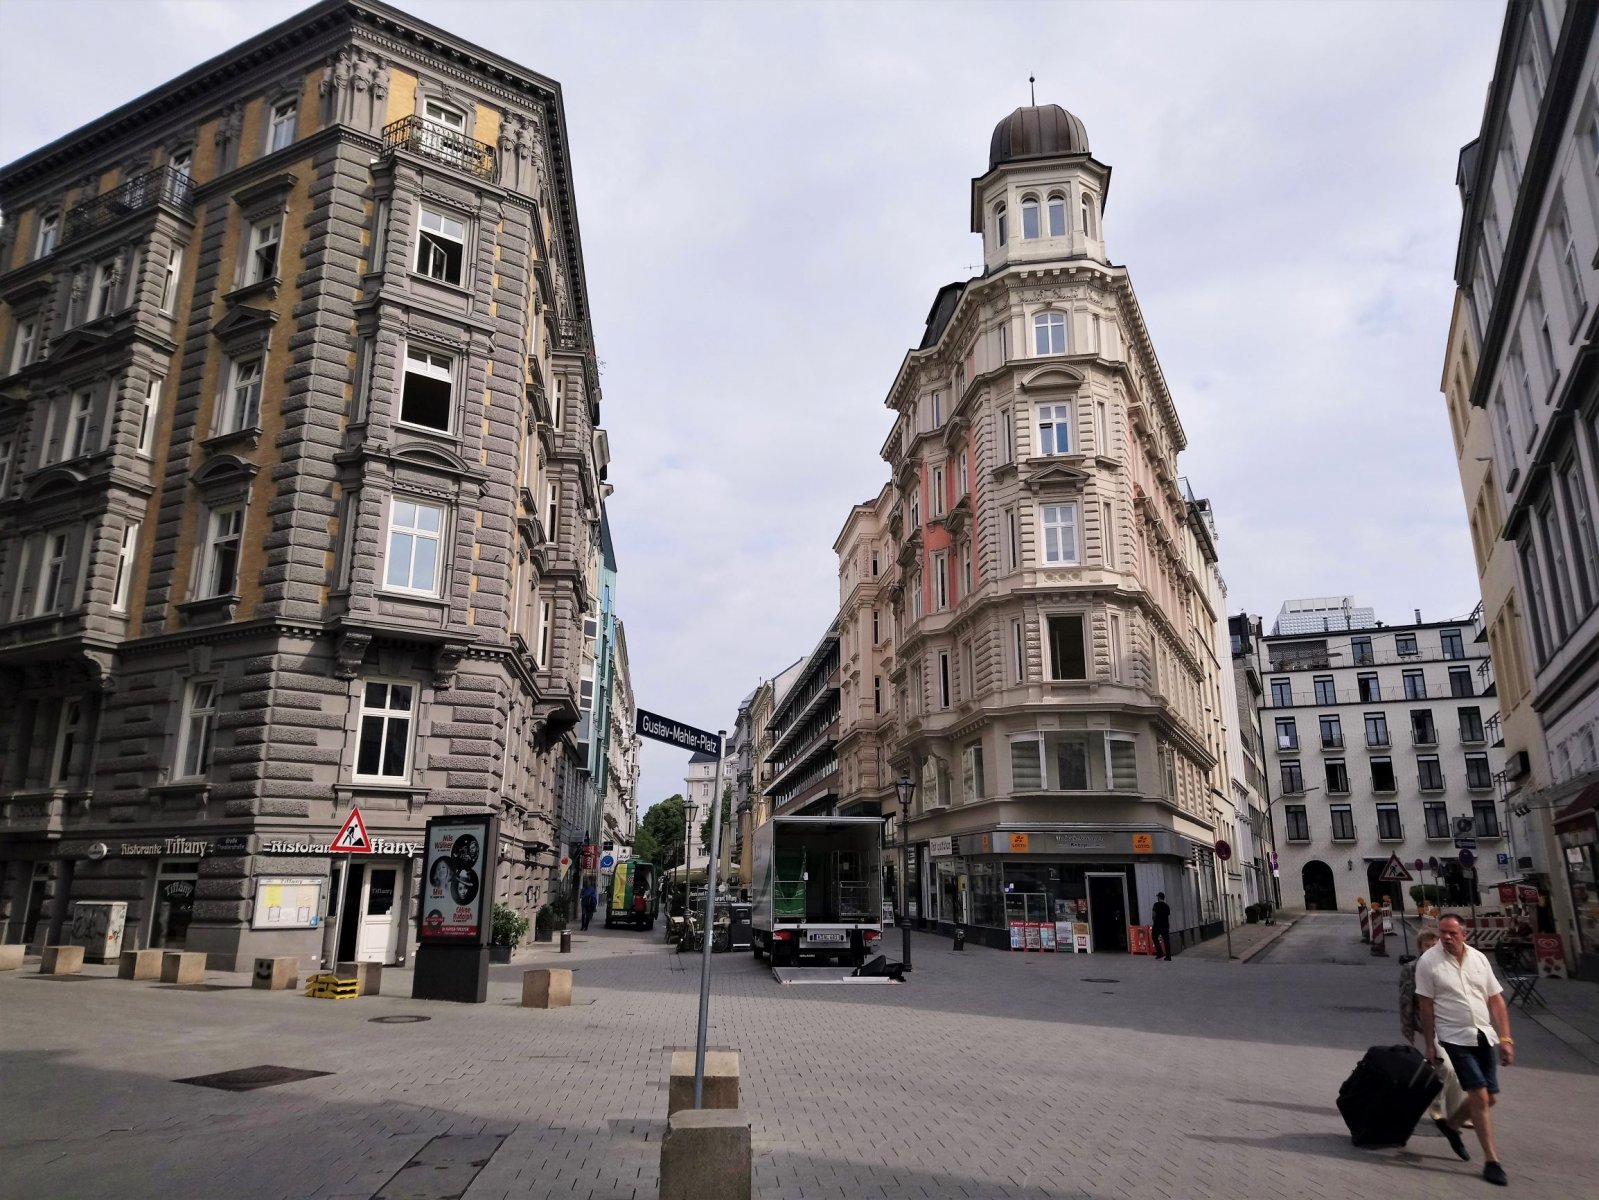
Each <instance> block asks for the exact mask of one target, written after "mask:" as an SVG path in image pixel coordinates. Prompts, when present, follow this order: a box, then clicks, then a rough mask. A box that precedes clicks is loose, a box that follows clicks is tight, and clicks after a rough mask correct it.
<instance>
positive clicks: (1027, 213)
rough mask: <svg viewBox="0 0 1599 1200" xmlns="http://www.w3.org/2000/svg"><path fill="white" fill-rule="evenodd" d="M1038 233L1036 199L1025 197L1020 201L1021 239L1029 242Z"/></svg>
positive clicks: (1035, 197)
mask: <svg viewBox="0 0 1599 1200" xmlns="http://www.w3.org/2000/svg"><path fill="white" fill-rule="evenodd" d="M1038 233H1039V225H1038V197H1037V196H1026V197H1024V198H1023V199H1022V238H1023V240H1025V241H1029V242H1030V241H1033V240H1034V239H1036V238H1037V237H1038Z"/></svg>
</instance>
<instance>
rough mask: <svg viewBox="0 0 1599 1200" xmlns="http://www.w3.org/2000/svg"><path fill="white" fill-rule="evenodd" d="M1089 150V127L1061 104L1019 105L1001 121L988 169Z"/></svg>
mask: <svg viewBox="0 0 1599 1200" xmlns="http://www.w3.org/2000/svg"><path fill="white" fill-rule="evenodd" d="M1087 153H1088V130H1087V129H1086V128H1084V126H1083V123H1082V122H1081V121H1080V120H1078V119H1077V118H1076V117H1074V116H1073V115H1072V114H1071V113H1069V112H1067V111H1066V110H1065V109H1064V108H1062V107H1061V106H1060V105H1058V104H1041V105H1039V106H1038V107H1036V108H1018V109H1017V110H1016V111H1015V112H1013V113H1011V115H1010V116H1008V117H1006V118H1005V119H1004V120H1003V121H1001V122H1000V123H999V124H998V125H996V126H994V136H993V138H992V139H990V141H989V143H988V169H989V170H990V171H992V170H993V169H994V168H995V167H997V166H999V165H1000V164H1002V163H1008V162H1021V161H1024V160H1026V159H1033V158H1062V157H1064V156H1066V155H1070V154H1087Z"/></svg>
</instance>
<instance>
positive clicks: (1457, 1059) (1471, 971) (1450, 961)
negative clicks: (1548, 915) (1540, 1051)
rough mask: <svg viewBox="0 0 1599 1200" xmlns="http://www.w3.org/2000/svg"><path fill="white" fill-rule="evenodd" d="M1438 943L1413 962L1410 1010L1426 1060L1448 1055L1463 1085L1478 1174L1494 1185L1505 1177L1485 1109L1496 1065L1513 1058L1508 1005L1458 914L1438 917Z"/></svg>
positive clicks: (1495, 1082)
mask: <svg viewBox="0 0 1599 1200" xmlns="http://www.w3.org/2000/svg"><path fill="white" fill-rule="evenodd" d="M1438 940H1439V943H1440V944H1439V945H1437V946H1434V947H1433V948H1432V949H1431V950H1429V951H1427V953H1426V954H1423V955H1422V956H1421V958H1420V959H1419V960H1418V961H1417V963H1416V1015H1417V1017H1418V1018H1419V1020H1418V1024H1419V1025H1420V1026H1421V1034H1422V1037H1424V1038H1425V1039H1426V1041H1427V1049H1426V1054H1427V1058H1428V1060H1429V1061H1431V1062H1433V1063H1435V1064H1436V1063H1438V1062H1439V1061H1440V1055H1439V1050H1440V1048H1441V1049H1442V1051H1443V1053H1444V1054H1446V1055H1448V1056H1449V1062H1450V1065H1451V1066H1453V1067H1454V1069H1455V1074H1456V1075H1458V1076H1460V1086H1461V1087H1463V1088H1464V1089H1465V1091H1466V1098H1467V1102H1468V1104H1469V1106H1470V1111H1471V1120H1472V1124H1473V1125H1475V1126H1476V1130H1477V1140H1478V1141H1479V1142H1481V1143H1482V1153H1483V1156H1484V1158H1486V1159H1487V1163H1486V1165H1484V1167H1483V1169H1482V1177H1483V1178H1484V1179H1486V1180H1487V1181H1488V1182H1489V1183H1494V1184H1498V1185H1499V1186H1500V1187H1503V1186H1505V1185H1506V1184H1507V1183H1509V1182H1510V1180H1509V1178H1508V1177H1507V1176H1506V1175H1505V1169H1504V1167H1502V1166H1500V1165H1499V1151H1498V1149H1497V1148H1496V1147H1495V1146H1494V1128H1493V1118H1492V1116H1491V1115H1490V1113H1489V1109H1490V1108H1491V1107H1492V1106H1493V1105H1494V1104H1495V1103H1496V1100H1495V1097H1496V1096H1498V1094H1499V1066H1500V1065H1501V1064H1502V1065H1504V1066H1507V1067H1508V1066H1512V1065H1514V1064H1515V1061H1516V1040H1515V1039H1514V1038H1513V1037H1511V1036H1510V1009H1509V1007H1508V1006H1507V1005H1506V1004H1505V997H1504V989H1503V988H1502V987H1500V985H1499V980H1498V978H1497V977H1496V976H1495V975H1494V969H1493V966H1492V964H1490V963H1489V962H1488V957H1487V955H1485V954H1483V953H1482V951H1480V950H1476V949H1474V948H1472V947H1471V946H1468V945H1466V930H1465V927H1464V926H1463V925H1461V923H1460V918H1458V917H1445V918H1444V919H1443V920H1441V921H1439V922H1438Z"/></svg>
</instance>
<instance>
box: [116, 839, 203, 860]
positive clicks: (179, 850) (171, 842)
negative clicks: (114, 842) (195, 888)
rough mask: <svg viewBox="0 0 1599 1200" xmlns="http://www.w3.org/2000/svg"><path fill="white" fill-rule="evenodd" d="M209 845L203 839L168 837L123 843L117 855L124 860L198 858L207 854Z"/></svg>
mask: <svg viewBox="0 0 1599 1200" xmlns="http://www.w3.org/2000/svg"><path fill="white" fill-rule="evenodd" d="M210 849H211V843H210V842H208V841H206V840H205V839H203V838H185V837H169V838H167V839H166V840H165V841H161V842H123V843H121V844H120V847H119V849H118V851H117V853H119V854H121V855H122V856H123V857H124V858H160V857H161V856H163V855H173V856H178V855H182V856H184V857H191V858H192V857H198V856H203V855H205V854H206V853H208V852H209V851H210Z"/></svg>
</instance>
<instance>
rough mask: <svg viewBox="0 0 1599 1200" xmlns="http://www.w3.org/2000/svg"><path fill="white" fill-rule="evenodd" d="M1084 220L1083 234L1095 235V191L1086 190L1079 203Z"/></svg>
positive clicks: (1087, 235) (1085, 235)
mask: <svg viewBox="0 0 1599 1200" xmlns="http://www.w3.org/2000/svg"><path fill="white" fill-rule="evenodd" d="M1078 208H1079V210H1080V213H1081V216H1082V222H1083V236H1084V237H1086V238H1091V237H1093V236H1094V193H1093V192H1087V191H1085V192H1084V193H1083V196H1082V200H1081V202H1080V203H1079V205H1078Z"/></svg>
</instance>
